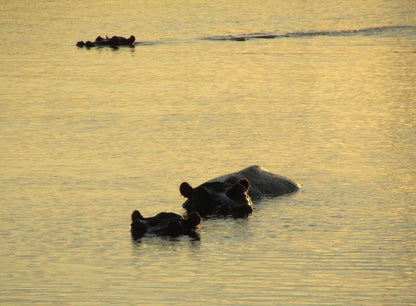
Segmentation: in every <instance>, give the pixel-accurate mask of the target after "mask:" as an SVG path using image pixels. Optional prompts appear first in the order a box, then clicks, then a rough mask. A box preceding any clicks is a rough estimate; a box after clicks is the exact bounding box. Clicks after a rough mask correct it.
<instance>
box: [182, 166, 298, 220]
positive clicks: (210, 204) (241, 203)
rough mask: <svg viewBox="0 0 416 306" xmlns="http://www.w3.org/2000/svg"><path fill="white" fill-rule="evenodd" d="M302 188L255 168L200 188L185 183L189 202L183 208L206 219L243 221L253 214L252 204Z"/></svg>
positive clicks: (205, 184)
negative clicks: (217, 217)
mask: <svg viewBox="0 0 416 306" xmlns="http://www.w3.org/2000/svg"><path fill="white" fill-rule="evenodd" d="M299 188H300V185H299V184H297V183H296V182H294V181H292V180H290V179H288V178H285V177H283V176H279V175H276V174H273V173H270V172H268V171H266V170H265V169H263V168H260V167H258V166H251V167H248V168H245V169H243V170H241V171H238V172H235V173H231V174H227V175H224V176H220V177H217V178H215V179H212V180H210V181H208V182H206V183H204V184H202V185H199V186H198V187H196V188H192V187H191V185H189V184H188V183H186V182H183V183H182V184H181V186H180V187H179V190H180V192H181V194H182V195H183V196H184V197H185V198H187V200H186V201H185V202H184V203H183V205H182V206H183V208H185V209H186V210H187V212H188V213H192V212H194V211H196V212H198V213H199V214H200V215H201V216H202V217H206V216H208V215H217V216H218V215H231V216H233V217H236V218H241V217H246V216H248V215H249V214H251V213H252V212H253V208H252V201H259V200H261V199H263V198H268V197H276V196H279V195H283V194H286V193H291V192H294V191H297V190H299Z"/></svg>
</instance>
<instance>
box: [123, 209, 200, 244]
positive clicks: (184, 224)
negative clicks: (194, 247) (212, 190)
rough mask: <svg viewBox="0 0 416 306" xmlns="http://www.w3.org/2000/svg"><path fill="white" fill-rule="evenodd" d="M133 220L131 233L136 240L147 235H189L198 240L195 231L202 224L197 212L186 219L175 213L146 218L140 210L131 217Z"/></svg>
mask: <svg viewBox="0 0 416 306" xmlns="http://www.w3.org/2000/svg"><path fill="white" fill-rule="evenodd" d="M131 220H132V223H131V230H130V231H131V236H132V238H133V239H134V240H137V239H139V238H141V237H143V236H144V235H146V234H156V235H161V236H170V237H177V236H180V235H188V236H190V237H193V238H198V234H197V233H196V232H195V229H196V228H198V226H199V224H200V223H201V216H200V215H199V214H198V213H197V212H192V213H190V214H189V216H188V217H187V218H186V219H185V218H183V217H182V216H180V215H178V214H175V213H170V212H161V213H159V214H157V215H156V216H154V217H149V218H144V217H143V216H142V215H141V213H140V212H139V211H138V210H135V211H133V213H132V215H131Z"/></svg>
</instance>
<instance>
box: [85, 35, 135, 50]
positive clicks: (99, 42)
mask: <svg viewBox="0 0 416 306" xmlns="http://www.w3.org/2000/svg"><path fill="white" fill-rule="evenodd" d="M135 40H136V38H135V37H134V35H131V36H130V37H129V38H125V37H122V36H113V37H111V38H109V37H108V36H106V37H105V38H102V37H101V36H98V37H97V38H96V39H95V41H89V40H88V41H86V42H85V43H84V42H83V41H79V42H77V46H78V47H84V46H85V47H87V48H91V47H95V46H110V47H118V46H130V47H134V41H135Z"/></svg>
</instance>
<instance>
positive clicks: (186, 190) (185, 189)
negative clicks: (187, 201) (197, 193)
mask: <svg viewBox="0 0 416 306" xmlns="http://www.w3.org/2000/svg"><path fill="white" fill-rule="evenodd" d="M179 191H180V192H181V195H183V196H184V197H185V198H189V197H190V196H191V194H192V192H193V191H194V189H193V188H192V186H191V185H189V184H188V183H187V182H183V183H182V184H181V186H180V187H179Z"/></svg>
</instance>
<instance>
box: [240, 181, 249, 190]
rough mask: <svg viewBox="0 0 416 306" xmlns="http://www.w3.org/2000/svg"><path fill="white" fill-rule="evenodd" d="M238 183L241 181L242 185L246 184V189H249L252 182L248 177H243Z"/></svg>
mask: <svg viewBox="0 0 416 306" xmlns="http://www.w3.org/2000/svg"><path fill="white" fill-rule="evenodd" d="M238 183H239V184H240V185H242V186H244V188H245V190H244V191H247V190H249V188H250V182H249V181H248V179H246V178H243V179H241V180H240V181H239V182H238Z"/></svg>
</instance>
